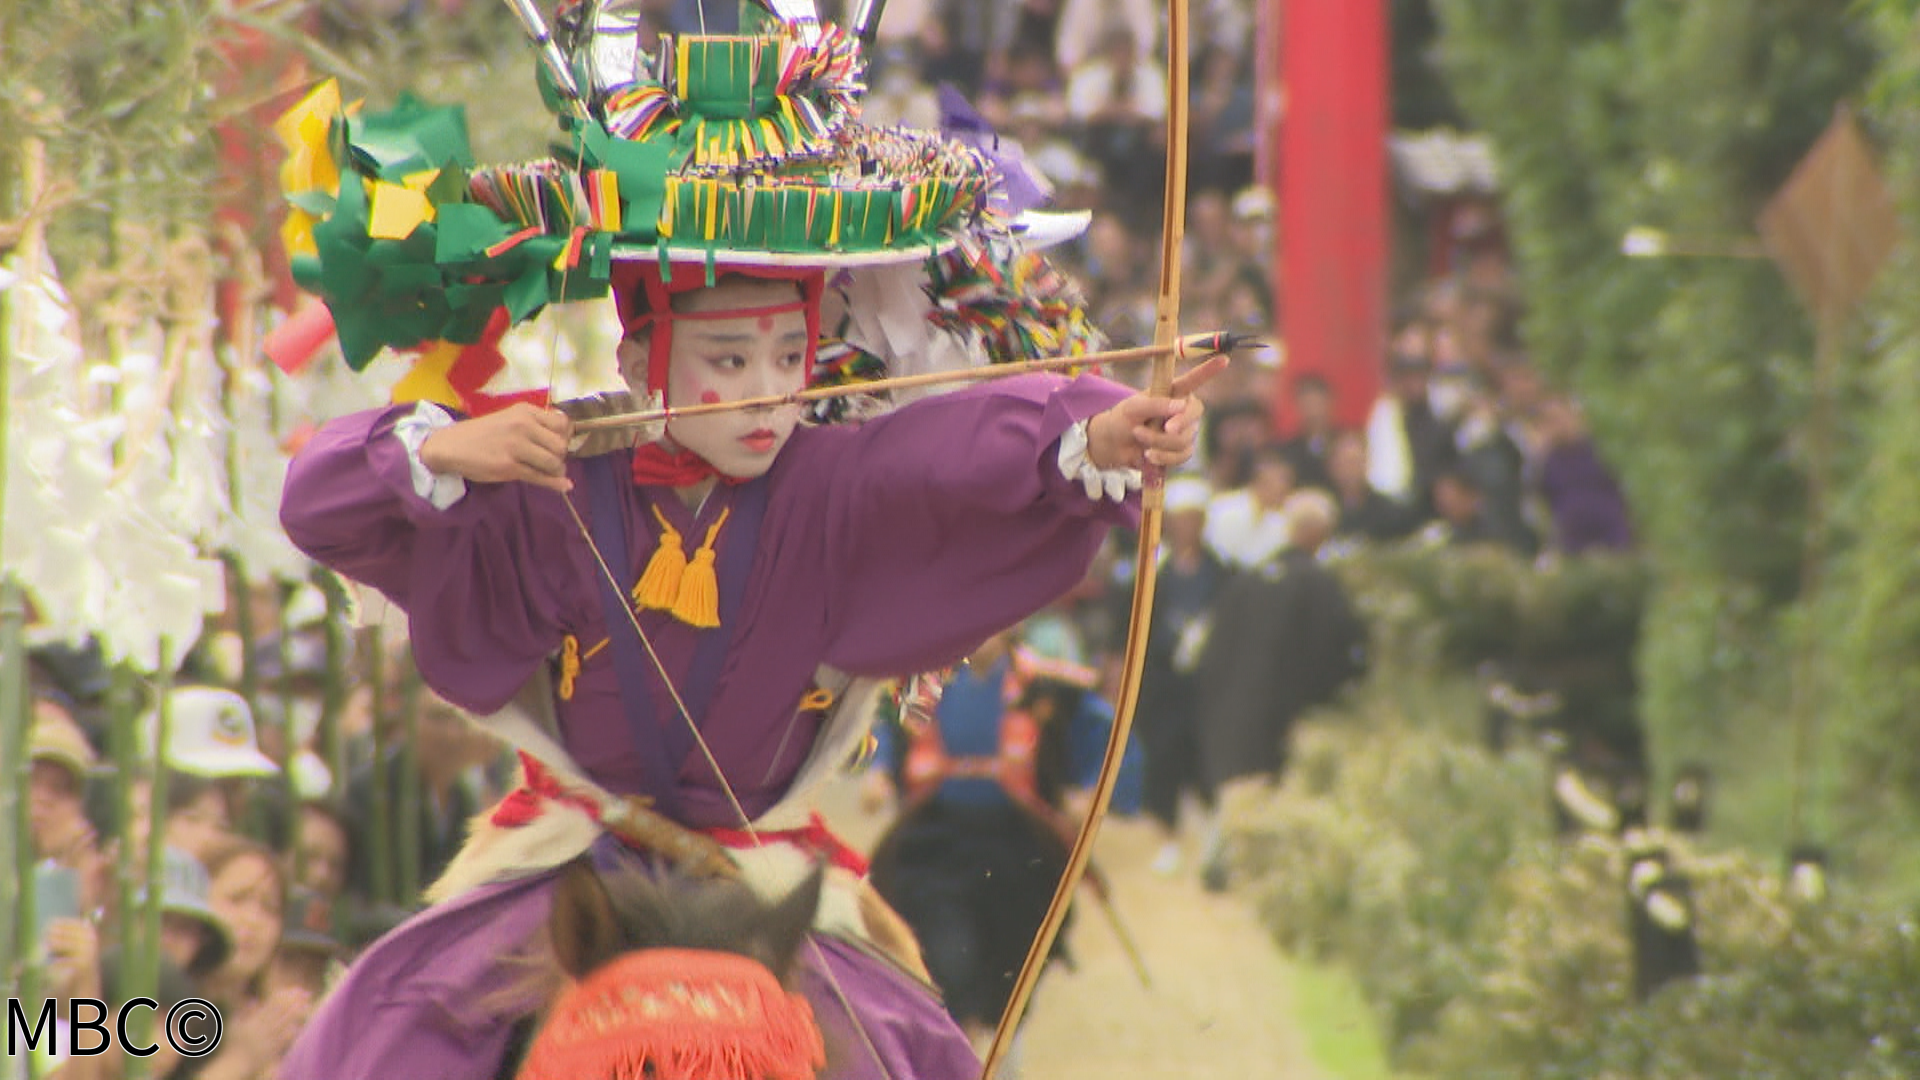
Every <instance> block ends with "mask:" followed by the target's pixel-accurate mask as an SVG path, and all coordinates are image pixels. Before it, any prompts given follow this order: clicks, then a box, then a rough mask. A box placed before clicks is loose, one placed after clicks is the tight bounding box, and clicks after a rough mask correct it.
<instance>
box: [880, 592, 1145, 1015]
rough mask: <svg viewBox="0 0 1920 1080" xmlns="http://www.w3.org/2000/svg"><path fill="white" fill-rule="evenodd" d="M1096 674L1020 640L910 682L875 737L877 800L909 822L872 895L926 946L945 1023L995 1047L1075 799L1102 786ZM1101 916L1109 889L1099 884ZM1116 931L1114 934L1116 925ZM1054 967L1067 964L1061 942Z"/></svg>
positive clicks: (997, 640) (992, 643) (1048, 894)
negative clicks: (1075, 793)
mask: <svg viewBox="0 0 1920 1080" xmlns="http://www.w3.org/2000/svg"><path fill="white" fill-rule="evenodd" d="M1098 681H1099V673H1098V672H1097V671H1094V670H1093V669H1091V668H1085V667H1081V666H1080V665H1078V664H1073V663H1070V662H1066V661H1061V660H1055V659H1051V658H1048V657H1045V656H1042V655H1041V654H1039V653H1038V652H1036V651H1035V650H1033V649H1031V648H1029V647H1027V646H1026V645H1025V644H1024V643H1022V642H1021V641H1020V631H1019V629H1017V628H1016V629H1012V630H1007V631H1003V632H1001V633H998V634H995V635H994V636H993V637H991V638H989V639H987V641H986V642H984V643H983V644H982V645H981V646H980V647H979V648H977V649H975V650H974V651H973V652H972V653H971V654H969V655H968V656H967V658H966V660H965V662H963V663H962V664H961V665H959V666H957V667H955V668H952V669H950V670H948V671H945V672H941V673H939V674H938V675H935V676H920V677H916V678H915V679H913V680H912V681H911V682H910V683H909V685H908V686H907V688H906V689H905V690H904V691H903V692H902V694H901V695H900V704H899V708H898V709H897V719H895V720H894V721H893V722H891V723H884V724H882V725H881V726H880V727H878V728H877V734H878V735H879V736H880V738H879V747H878V749H877V752H876V753H875V755H874V762H873V766H872V768H873V771H872V772H871V773H870V774H869V777H868V779H869V780H870V781H877V782H878V783H875V784H873V785H872V788H873V790H870V792H869V794H870V795H873V796H877V797H878V798H879V800H880V801H888V800H889V798H890V797H897V799H898V801H899V804H900V805H899V814H898V817H897V819H896V820H895V822H894V824H893V825H892V826H891V827H890V828H889V829H888V830H887V833H886V835H885V836H884V837H883V838H882V839H881V840H880V841H879V843H878V844H876V845H875V847H874V852H873V858H872V881H873V885H874V888H875V889H876V890H877V891H878V892H879V893H880V895H881V897H882V898H884V899H885V900H886V901H887V902H888V903H889V904H890V905H892V906H893V908H894V910H896V911H898V912H899V913H900V916H901V918H903V919H905V920H906V922H907V925H908V927H909V928H911V929H912V930H913V932H914V935H915V937H916V939H917V940H918V941H919V943H920V946H921V949H922V951H923V954H924V956H925V958H926V964H927V968H928V970H929V972H930V973H931V974H932V976H933V979H934V982H935V983H936V984H937V985H938V986H939V987H940V989H941V992H942V994H943V995H944V996H945V999H946V1004H947V1010H948V1011H949V1012H950V1013H952V1014H953V1016H954V1019H956V1020H958V1021H959V1022H960V1024H961V1027H962V1028H963V1029H964V1030H966V1031H967V1033H968V1035H969V1037H971V1038H973V1039H975V1040H976V1041H977V1042H980V1043H982V1044H984V1041H985V1039H986V1038H987V1037H989V1036H991V1035H992V1033H993V1031H994V1028H995V1024H996V1023H997V1022H998V1021H999V1020H1000V1018H1001V1017H1002V1016H1003V1015H1004V1014H1005V1012H1006V1008H1007V1003H1008V1001H1009V999H1010V997H1011V995H1012V991H1013V980H1014V973H1015V972H1017V971H1018V970H1019V969H1020V965H1021V962H1022V961H1023V960H1024V959H1025V958H1026V955H1027V950H1028V948H1029V946H1030V945H1031V944H1032V942H1033V939H1034V935H1035V933H1036V932H1037V931H1038V930H1039V928H1040V922H1041V920H1042V919H1043V918H1044V917H1045V916H1046V913H1047V907H1048V904H1049V903H1050V901H1051V900H1052V898H1053V893H1054V889H1055V888H1056V886H1057V885H1058V883H1059V881H1060V877H1061V874H1062V873H1063V872H1064V871H1065V869H1066V863H1067V855H1068V852H1069V850H1070V849H1071V847H1072V845H1073V836H1074V831H1075V830H1076V828H1077V827H1078V822H1077V821H1075V820H1074V819H1073V818H1072V817H1071V816H1070V814H1069V812H1068V809H1067V798H1066V797H1067V793H1068V791H1069V790H1084V789H1085V788H1087V787H1090V786H1091V783H1092V780H1093V777H1094V776H1095V775H1097V773H1098V771H1099V768H1100V764H1101V755H1100V753H1099V750H1100V748H1101V747H1103V746H1105V744H1106V741H1107V730H1106V729H1107V722H1106V721H1107V720H1108V718H1109V717H1108V715H1107V714H1105V713H1103V711H1102V708H1101V703H1100V702H1099V700H1098V698H1097V696H1096V690H1095V684H1096V683H1097V682H1098ZM1090 883H1091V884H1093V886H1094V888H1095V890H1096V891H1097V892H1098V893H1099V894H1100V896H1101V900H1102V902H1103V903H1110V902H1111V898H1110V897H1108V896H1107V895H1106V894H1105V888H1106V882H1105V880H1104V878H1101V877H1098V876H1095V877H1093V878H1091V879H1090ZM1116 925H1117V924H1116ZM1053 955H1054V957H1055V958H1058V959H1062V960H1070V957H1068V956H1067V955H1066V949H1065V947H1064V939H1062V940H1060V941H1056V943H1055V948H1054V950H1053Z"/></svg>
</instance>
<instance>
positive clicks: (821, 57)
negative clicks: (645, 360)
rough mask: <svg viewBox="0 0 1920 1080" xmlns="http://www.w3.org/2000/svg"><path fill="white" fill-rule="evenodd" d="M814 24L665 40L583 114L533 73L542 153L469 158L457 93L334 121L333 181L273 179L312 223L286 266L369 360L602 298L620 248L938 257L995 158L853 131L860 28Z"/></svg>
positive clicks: (359, 359) (755, 255) (981, 194)
mask: <svg viewBox="0 0 1920 1080" xmlns="http://www.w3.org/2000/svg"><path fill="white" fill-rule="evenodd" d="M820 30H821V33H820V35H819V36H818V37H817V39H810V40H803V39H802V37H801V36H800V35H799V34H798V33H797V31H795V30H793V28H783V29H781V30H780V31H778V32H774V33H767V34H761V35H757V36H749V37H712V38H708V37H683V38H679V39H665V40H663V42H662V45H661V49H660V55H661V58H662V61H663V62H662V63H659V64H656V65H655V66H656V67H665V68H670V70H666V71H663V72H661V73H660V74H661V75H662V78H663V79H664V81H653V80H649V79H648V78H646V77H644V76H642V75H639V74H638V73H636V78H635V80H634V81H633V82H632V83H631V84H629V85H627V86H625V87H622V88H619V89H617V90H615V91H613V92H610V93H607V94H603V95H601V97H600V100H598V101H596V102H593V103H592V105H593V106H594V108H593V109H592V110H591V112H592V115H593V117H594V118H593V119H582V118H580V117H579V116H577V115H576V114H575V112H574V110H573V109H571V108H570V107H566V103H564V102H560V101H558V100H557V94H556V92H555V91H554V89H553V86H552V82H551V79H550V78H549V77H548V76H547V75H546V74H545V73H544V71H543V72H542V73H541V74H540V76H539V77H538V86H539V90H540V92H541V93H542V94H543V96H544V97H546V98H547V99H548V101H549V104H550V105H551V106H555V112H556V115H558V116H559V117H560V123H561V126H562V130H563V132H564V135H563V136H562V138H561V139H560V141H559V142H558V143H557V144H556V145H555V146H554V147H553V148H552V155H553V156H551V157H548V158H545V159H541V160H536V161H530V162H523V163H518V164H506V165H489V166H481V165H478V164H477V163H476V162H475V161H474V159H473V156H472V150H471V146H470V141H469V139H468V133H467V124H466V114H465V111H464V110H463V109H461V108H459V107H440V106H431V105H428V104H426V103H424V102H421V101H419V100H418V99H415V98H413V97H410V96H409V97H402V98H401V99H400V101H399V102H398V103H397V104H396V105H395V106H394V107H393V108H391V109H389V110H387V111H385V112H380V113H372V114H367V115H364V116H357V117H349V116H346V115H337V116H335V117H334V118H333V121H332V124H331V126H330V127H329V128H328V130H327V133H326V138H327V145H328V149H329V150H330V151H331V154H332V159H333V161H334V162H336V163H338V165H339V177H340V179H339V183H338V189H337V190H336V191H333V192H327V191H323V190H304V191H291V192H289V194H288V200H289V202H290V203H291V204H292V205H293V206H295V207H297V208H298V209H299V210H300V211H302V212H303V213H304V214H306V215H308V216H310V217H311V218H313V219H314V224H313V227H312V237H313V251H312V253H311V254H298V255H297V256H296V257H295V258H294V260H293V270H294V276H295V279H296V280H297V281H298V282H299V284H300V285H301V286H302V287H304V288H306V289H307V290H309V291H311V292H314V293H316V294H318V295H319V296H321V297H322V298H324V299H325V300H326V302H327V305H328V307H329V308H330V309H331V311H332V313H333V318H334V325H335V327H336V329H337V332H338V335H339V341H340V346H341V349H342V351H343V352H344V353H345V355H346V360H347V363H348V365H349V366H350V367H351V368H352V369H353V370H355V371H362V370H364V369H365V368H366V367H367V365H368V364H370V363H371V362H372V360H373V359H374V357H375V356H377V355H378V354H379V353H380V351H381V350H382V349H386V348H393V349H401V350H405V349H412V348H418V347H422V346H427V345H431V344H433V343H435V342H453V343H457V344H467V343H472V342H475V341H478V340H479V338H480V336H481V334H482V333H483V331H484V330H485V329H486V326H487V323H488V320H489V319H490V317H491V316H492V315H493V313H494V312H495V311H496V310H498V309H499V308H501V307H503V306H504V307H505V308H506V310H507V312H508V314H509V316H510V317H511V319H512V321H513V322H514V323H516V324H517V323H520V322H523V321H525V320H527V319H531V318H533V317H535V316H536V315H538V314H539V312H540V311H542V310H543V309H544V308H545V307H546V306H547V305H548V304H551V303H555V302H572V301H578V300H589V299H596V298H599V297H603V296H605V295H606V294H607V290H608V288H609V281H610V278H611V273H612V264H613V260H614V259H615V258H628V259H634V258H645V259H656V260H662V261H665V260H667V259H673V260H685V261H689V262H699V263H703V264H704V265H705V269H706V272H707V275H708V277H709V278H711V277H713V275H714V274H715V272H716V269H717V267H718V266H720V265H723V264H728V263H737V262H753V261H766V258H767V257H768V256H770V255H772V256H782V257H785V259H786V260H787V261H788V262H791V263H798V264H803V265H804V264H806V263H808V262H810V261H811V262H817V263H818V264H819V265H821V266H827V265H858V264H860V263H862V262H873V261H880V260H885V261H899V260H900V259H901V258H902V256H903V255H904V256H905V257H907V258H915V257H925V256H928V255H931V254H933V253H935V252H936V251H937V250H940V249H941V248H942V247H943V245H945V244H946V243H948V242H949V239H950V234H951V233H952V231H953V230H954V229H955V228H956V227H957V226H960V225H962V224H965V223H966V222H967V221H968V220H969V219H971V217H972V216H973V215H974V214H975V213H976V212H977V211H978V210H979V209H980V208H982V207H984V205H985V196H986V194H987V193H988V191H989V190H990V189H991V187H992V185H993V184H994V183H995V182H996V178H995V176H994V175H993V172H992V167H991V165H990V164H989V162H988V161H987V159H986V158H985V157H984V156H982V155H980V154H979V153H977V152H976V151H973V150H971V149H969V148H967V147H964V146H962V145H960V144H958V143H950V142H947V141H946V140H944V139H942V138H941V137H939V136H938V135H936V134H934V133H929V132H918V133H916V132H908V131H900V130H877V129H868V128H862V127H859V126H857V125H854V124H852V123H851V122H850V121H849V120H848V117H849V116H850V115H851V112H852V105H853V101H854V97H855V95H856V94H857V92H858V91H859V90H860V89H861V86H860V84H859V75H860V61H859V55H858V43H857V42H856V41H854V40H853V39H852V37H851V36H850V35H848V34H846V32H845V31H843V30H840V29H838V28H835V27H826V26H822V27H820ZM576 66H577V63H576ZM581 74H582V75H584V73H581ZM581 83H582V85H586V80H585V79H584V78H582V79H581ZM325 100H331V101H334V102H337V101H338V98H337V96H335V97H332V98H330V99H325ZM629 107H630V108H629ZM623 108H624V109H627V111H625V112H622V111H621V110H622V109H623ZM636 110H637V111H636ZM636 120H637V123H636ZM628 127H632V128H633V130H632V131H628V130H627V128H628ZM629 135H631V136H632V137H628V136H629ZM311 137H312V138H318V129H317V128H315V129H314V131H313V134H312V136H311Z"/></svg>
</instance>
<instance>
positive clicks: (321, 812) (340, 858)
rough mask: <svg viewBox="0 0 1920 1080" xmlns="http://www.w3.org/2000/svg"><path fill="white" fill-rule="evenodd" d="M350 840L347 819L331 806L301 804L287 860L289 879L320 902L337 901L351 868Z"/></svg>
mask: <svg viewBox="0 0 1920 1080" xmlns="http://www.w3.org/2000/svg"><path fill="white" fill-rule="evenodd" d="M351 836H352V833H351V832H350V831H349V828H348V822H347V818H346V816H345V815H344V814H342V813H341V812H339V811H338V810H336V809H335V808H334V807H333V806H332V805H331V804H329V803H326V802H322V801H319V800H305V801H302V802H301V804H300V812H299V819H298V822H297V824H296V826H295V829H294V846H293V851H292V852H291V853H290V854H289V856H288V858H289V862H290V864H291V865H290V867H289V876H290V877H292V878H293V880H294V881H295V882H296V883H297V884H299V885H300V886H301V887H303V888H305V889H308V890H310V891H311V892H313V893H315V894H316V895H318V896H319V897H320V898H322V899H323V900H332V899H335V898H337V897H339V896H340V894H341V893H343V892H345V891H346V887H347V870H348V867H350V866H351V865H352V847H351V839H350V838H351Z"/></svg>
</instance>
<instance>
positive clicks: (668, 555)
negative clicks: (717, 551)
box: [633, 506, 687, 611]
mask: <svg viewBox="0 0 1920 1080" xmlns="http://www.w3.org/2000/svg"><path fill="white" fill-rule="evenodd" d="M653 516H654V517H655V518H656V519H658V520H659V522H660V546H658V547H656V548H654V550H653V558H651V559H649V560H647V571H646V573H644V574H641V575H640V581H639V583H638V584H636V585H635V586H634V587H633V602H634V603H636V604H638V605H640V607H641V608H642V609H644V610H647V611H672V610H674V606H675V604H676V603H677V602H678V601H679V599H680V583H681V580H682V578H683V577H684V576H685V574H686V571H687V553H686V552H685V551H683V550H682V549H681V547H680V533H679V531H678V530H676V529H675V528H674V527H673V526H672V525H669V524H667V518H666V515H664V514H662V513H661V512H660V508H659V507H657V506H656V507H654V508H653Z"/></svg>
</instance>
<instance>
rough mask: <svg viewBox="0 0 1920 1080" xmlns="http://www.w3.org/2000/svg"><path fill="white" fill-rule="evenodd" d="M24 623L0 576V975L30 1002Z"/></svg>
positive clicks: (21, 601)
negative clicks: (2, 776) (2, 873)
mask: <svg viewBox="0 0 1920 1080" xmlns="http://www.w3.org/2000/svg"><path fill="white" fill-rule="evenodd" d="M5 329H6V327H5V324H4V323H0V334H3V333H4V332H5ZM5 369H6V364H5V362H4V358H0V372H4V371H5ZM4 387H5V379H4V376H3V375H0V391H3V390H4ZM5 398H6V395H5V393H4V392H0V410H4V408H5V405H4V401H5ZM3 416H4V414H3V413H0V418H3ZM4 431H5V427H4V422H3V419H0V432H4ZM0 437H4V436H0ZM25 625H26V597H25V595H24V594H23V593H22V592H21V589H20V586H19V585H18V584H16V583H15V582H14V581H13V579H12V578H6V579H4V580H0V734H3V735H4V737H5V738H4V742H3V743H0V761H4V762H6V765H7V769H8V771H10V772H11V773H12V775H11V776H9V777H7V778H6V782H5V783H0V806H4V807H5V808H6V809H5V814H6V816H5V821H6V827H5V828H4V829H0V832H4V833H5V835H6V844H7V854H8V858H7V861H6V864H5V865H9V866H12V867H13V873H11V874H9V875H7V876H8V877H9V878H11V879H12V880H10V881H8V882H6V884H5V891H4V892H0V901H4V902H5V904H6V910H8V911H11V912H13V913H14V914H13V917H12V918H7V919H0V924H4V925H0V938H3V939H4V940H0V975H4V976H7V977H8V978H11V977H12V973H13V972H15V971H19V972H20V976H19V983H18V985H19V987H20V994H21V996H22V997H23V998H25V999H26V1000H27V1001H29V1002H31V1001H33V1000H34V999H35V998H36V997H37V996H38V994H37V993H36V990H37V988H36V987H35V985H34V983H35V982H36V981H37V980H36V979H35V978H34V976H35V974H36V971H35V969H36V968H37V967H38V964H37V963H36V962H35V961H34V959H33V954H34V953H35V951H36V949H37V946H38V944H39V943H38V942H36V941H35V940H34V938H33V932H34V910H33V906H34V895H33V867H34V863H35V861H36V860H35V858H34V855H35V853H34V850H33V833H32V831H31V826H30V824H29V820H30V819H29V817H28V805H27V797H26V793H27V788H28V785H29V783H30V782H31V777H32V773H33V764H32V763H31V762H29V761H28V760H27V745H28V727H29V724H30V723H31V716H32V712H31V710H30V709H29V708H28V707H27V679H26V674H27V672H26V650H25V648H24V647H23V646H24V645H25V640H24V639H25V634H24V632H23V631H24V629H25Z"/></svg>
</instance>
